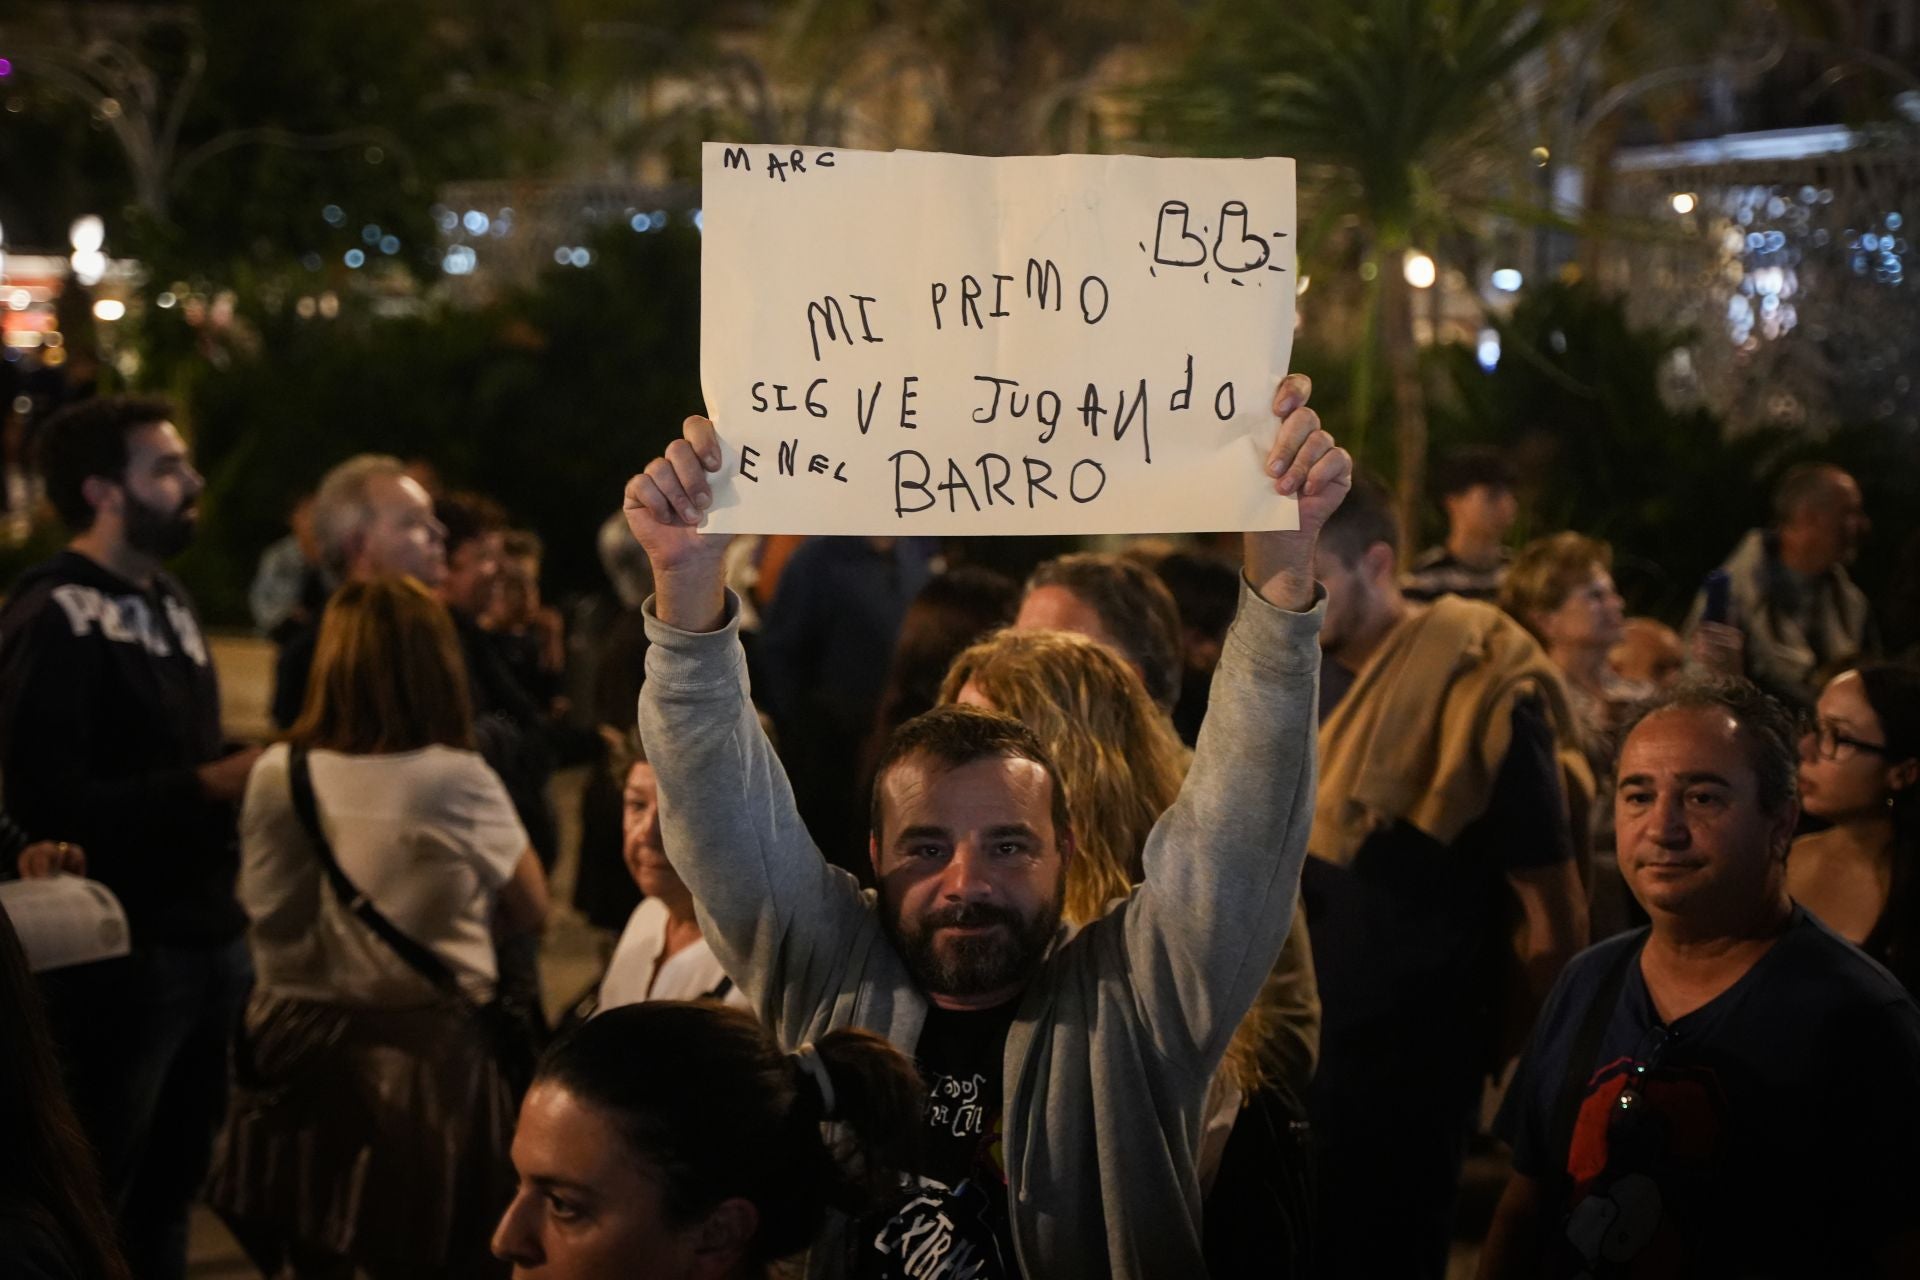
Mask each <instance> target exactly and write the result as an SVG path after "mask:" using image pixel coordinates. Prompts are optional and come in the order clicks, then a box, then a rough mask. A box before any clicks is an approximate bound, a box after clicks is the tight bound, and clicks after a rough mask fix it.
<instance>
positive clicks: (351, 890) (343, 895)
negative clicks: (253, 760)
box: [287, 745, 541, 1105]
mask: <svg viewBox="0 0 1920 1280" xmlns="http://www.w3.org/2000/svg"><path fill="white" fill-rule="evenodd" d="M287 781H288V783H289V785H290V787H291V789H292V791H293V812H294V814H295V815H296V816H297V817H298V818H299V819H300V825H301V826H303V827H305V828H306V831H307V835H308V836H309V837H310V838H311V839H312V841H313V847H314V849H315V851H316V852H317V853H318V854H319V855H320V865H321V866H322V867H323V868H325V870H326V873H327V882H328V883H329V884H330V885H332V887H333V893H334V896H335V897H336V898H338V899H339V900H340V904H341V905H342V906H344V907H345V908H346V909H347V911H348V912H349V913H350V914H352V915H353V916H355V917H356V918H358V919H359V921H360V922H361V923H362V924H364V925H366V926H367V928H368V929H369V930H371V931H372V932H373V935H374V936H375V937H376V938H378V939H380V941H381V942H383V943H385V944H386V946H387V948H388V949H389V950H390V951H392V952H393V953H394V955H396V956H398V957H399V958H400V961H401V963H402V964H404V965H406V966H407V967H408V968H409V969H411V970H413V971H414V972H415V973H417V974H419V975H420V976H421V977H423V978H425V979H426V980H427V981H428V982H429V983H431V984H432V985H433V987H434V989H435V990H437V991H438V992H440V994H441V995H443V996H445V997H446V998H447V999H448V1000H449V1001H450V1002H452V1003H454V1004H455V1005H457V1006H458V1007H460V1008H462V1009H464V1010H466V1011H467V1013H468V1014H469V1015H470V1016H471V1017H472V1018H473V1019H474V1020H475V1021H476V1022H477V1023H478V1024H479V1025H480V1027H481V1028H482V1030H483V1031H484V1032H485V1034H486V1040H487V1043H488V1044H489V1045H490V1046H491V1047H492V1050H493V1056H494V1060H495V1062H496V1064H497V1065H498V1066H499V1068H500V1074H501V1075H502V1077H504V1078H505V1080H506V1082H507V1085H508V1087H509V1088H510V1089H511V1090H512V1092H513V1097H514V1100H515V1103H516V1105H517V1104H518V1101H519V1099H520V1098H522V1097H524V1096H525V1094H526V1091H527V1088H528V1086H529V1085H531V1084H532V1083H533V1071H534V1066H535V1063H536V1062H537V1060H538V1058H539V1055H540V1047H541V1046H540V1044H539V1043H538V1036H537V1035H536V1034H535V1030H534V1028H533V1027H532V1026H531V1025H530V1022H529V1019H528V1018H527V1017H526V1016H525V1015H524V1014H523V1013H522V1012H521V1011H520V1010H517V1009H515V1008H513V1007H511V1006H510V1005H509V1004H507V1003H506V1002H503V1001H501V1000H500V999H499V998H497V997H496V998H495V999H492V1000H489V1001H487V1002H486V1003H484V1004H482V1003H481V1002H479V1001H477V1000H475V999H474V998H473V997H472V996H471V995H469V994H467V991H466V988H464V987H462V986H461V985H460V980H459V978H457V977H456V976H455V975H454V972H453V970H452V969H451V968H450V967H449V966H448V964H447V962H446V961H445V960H442V959H441V958H440V956H439V954H438V953H437V952H435V951H434V950H433V948H431V947H428V946H426V945H424V944H422V943H421V942H419V941H418V940H416V939H414V938H412V937H409V936H408V935H407V934H406V932H405V931H404V930H402V929H401V928H400V927H399V926H398V925H396V924H394V923H393V921H391V920H389V919H387V917H386V916H384V915H382V914H381V913H380V909H379V908H378V907H376V906H374V905H373V902H372V900H371V899H369V898H368V897H367V895H366V894H364V893H362V892H361V891H360V890H359V889H358V888H357V887H356V886H355V885H354V883H353V881H352V880H351V879H349V878H348V877H347V873H346V872H345V871H343V870H342V869H341V867H340V860H339V859H338V858H337V857H335V856H334V852H333V845H332V843H331V842H329V841H328V839H327V837H326V833H325V832H324V831H322V830H321V829H320V809H319V805H318V804H317V802H316V801H315V799H314V792H313V770H312V767H311V765H310V763H309V761H308V759H307V748H306V747H305V746H299V745H296V746H292V747H290V748H289V749H288V753H287Z"/></svg>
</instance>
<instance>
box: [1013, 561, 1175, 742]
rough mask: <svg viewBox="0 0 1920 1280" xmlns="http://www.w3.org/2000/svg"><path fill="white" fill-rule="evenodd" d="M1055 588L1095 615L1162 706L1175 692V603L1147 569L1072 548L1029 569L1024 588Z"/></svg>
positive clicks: (1148, 693)
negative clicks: (1070, 553)
mask: <svg viewBox="0 0 1920 1280" xmlns="http://www.w3.org/2000/svg"><path fill="white" fill-rule="evenodd" d="M1036 587H1061V588H1064V589H1065V590H1068V591H1071V592H1072V593H1073V594H1074V595H1076V596H1078V597H1080V599H1081V600H1083V601H1085V602H1086V604H1087V607H1088V608H1090V609H1092V610H1093V611H1094V612H1095V613H1097V614H1099V615H1100V625H1101V626H1102V627H1104V628H1106V631H1107V635H1108V636H1109V637H1111V638H1112V640H1113V643H1114V644H1115V645H1116V646H1118V648H1119V649H1120V652H1121V653H1122V654H1123V655H1124V656H1125V657H1126V659H1127V661H1129V662H1131V663H1133V664H1134V665H1135V666H1137V667H1139V668H1140V675H1141V679H1142V681H1143V682H1144V683H1145V684H1146V686H1147V696H1148V697H1150V698H1152V699H1153V700H1154V701H1155V702H1156V703H1158V704H1159V705H1160V706H1161V707H1162V708H1167V707H1171V706H1173V703H1174V699H1176V698H1178V697H1179V696H1180V672H1181V666H1182V662H1181V652H1182V647H1181V644H1180V606H1179V605H1177V604H1175V603H1174V600H1173V593H1172V592H1171V591H1169V590H1167V585H1166V583H1164V582H1162V581H1160V579H1159V577H1158V576H1157V575H1156V574H1155V573H1154V572H1153V570H1151V569H1148V568H1146V567H1145V566H1143V565H1140V564H1136V563H1135V562H1133V561H1132V560H1129V559H1127V558H1126V557H1124V556H1110V555H1100V554H1097V553H1094V552H1085V551H1083V552H1078V553H1075V554H1073V555H1066V556H1055V557H1054V558H1053V559H1051V560H1049V561H1047V562H1046V563H1045V564H1043V565H1041V566H1040V567H1039V568H1038V569H1035V570H1034V571H1033V576H1032V577H1030V578H1028V579H1027V590H1028V591H1029V592H1031V591H1033V590H1034V589H1035V588H1036Z"/></svg>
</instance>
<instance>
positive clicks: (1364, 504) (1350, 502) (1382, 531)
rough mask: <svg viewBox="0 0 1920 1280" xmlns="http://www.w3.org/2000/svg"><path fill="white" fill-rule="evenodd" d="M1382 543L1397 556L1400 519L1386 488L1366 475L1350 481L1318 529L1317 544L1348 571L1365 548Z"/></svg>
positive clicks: (1363, 553)
mask: <svg viewBox="0 0 1920 1280" xmlns="http://www.w3.org/2000/svg"><path fill="white" fill-rule="evenodd" d="M1377 542H1384V543H1386V544H1387V546H1389V547H1391V548H1393V552H1394V554H1395V555H1398V554H1400V519H1399V517H1398V516H1396V515H1394V513H1393V497H1392V495H1391V494H1389V493H1388V492H1387V486H1386V485H1384V484H1382V483H1380V481H1378V480H1376V479H1374V478H1373V477H1372V476H1368V475H1358V476H1355V477H1354V478H1353V488H1352V489H1351V490H1350V491H1348V493H1347V496H1346V499H1345V500H1344V501H1342V502H1341V504H1340V505H1339V507H1337V508H1336V509H1335V510H1334V513H1333V514H1332V515H1331V516H1329V517H1328V518H1327V523H1326V524H1325V525H1324V526H1323V527H1322V528H1321V530H1320V545H1321V546H1323V547H1325V548H1326V549H1327V550H1328V551H1329V552H1330V553H1332V554H1333V555H1334V556H1335V557H1336V558H1338V559H1339V561H1340V563H1341V564H1343V565H1345V566H1347V568H1349V569H1351V568H1353V567H1354V566H1355V565H1357V564H1359V563H1360V557H1361V556H1363V555H1365V554H1366V553H1367V548H1368V547H1371V546H1373V545H1374V544H1375V543H1377Z"/></svg>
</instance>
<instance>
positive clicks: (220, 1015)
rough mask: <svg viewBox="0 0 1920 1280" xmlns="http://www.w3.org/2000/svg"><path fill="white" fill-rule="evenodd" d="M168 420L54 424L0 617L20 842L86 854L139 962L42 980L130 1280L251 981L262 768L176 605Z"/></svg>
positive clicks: (187, 1157) (127, 403) (45, 431)
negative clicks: (248, 861) (231, 732)
mask: <svg viewBox="0 0 1920 1280" xmlns="http://www.w3.org/2000/svg"><path fill="white" fill-rule="evenodd" d="M173 416H174V412H173V408H172V406H171V405H169V404H168V403H166V402H165V401H162V400H146V399H133V398H128V397H119V396H109V397H101V398H99V399H94V400H89V401H86V402H85V403H82V404H78V405H74V406H72V407H71V408H68V409H65V410H62V411H61V412H60V413H59V414H57V415H56V416H54V417H53V418H51V419H49V420H48V422H47V424H46V426H45V427H44V428H42V431H41V437H40V446H39V447H40V464H41V471H42V474H43V475H44V476H45V477H46V483H47V496H48V498H49V499H50V500H51V501H52V503H53V505H54V508H55V509H56V510H57V511H58V512H59V515H60V518H61V521H62V522H63V523H64V524H65V525H66V526H67V527H68V529H69V530H70V531H71V534H72V537H71V539H70V540H69V542H68V543H67V545H66V547H65V548H64V549H62V550H61V551H60V552H58V553H57V554H55V555H54V556H52V557H51V558H49V559H48V560H46V561H44V562H43V563H41V564H39V565H37V566H35V567H34V568H32V569H29V570H27V572H26V573H25V574H23V575H22V576H21V578H20V579H19V581H18V582H16V583H15V584H14V587H13V592H12V595H11V596H10V598H9V599H8V600H7V604H6V608H5V609H4V610H0V769H3V770H4V772H5V774H6V779H7V803H8V805H9V806H10V807H11V808H12V810H13V812H14V816H15V817H16V818H17V819H18V820H19V821H20V824H21V825H22V826H24V827H25V828H26V829H27V830H29V831H32V832H35V833H38V834H42V835H52V836H55V837H57V838H58V839H63V840H68V841H71V842H73V843H75V844H78V845H82V846H84V847H85V849H86V857H87V867H88V871H89V873H90V874H91V875H92V876H93V877H94V878H95V879H97V880H98V881H100V882H101V883H102V884H104V885H106V886H107V887H108V888H109V889H111V890H112V891H113V893H114V895H115V896H116V897H118V898H119V900H120V902H121V903H122V904H123V905H124V906H125V908H126V913H127V922H128V924H129V926H130V927H131V930H132V934H133V938H132V942H133V953H132V954H131V955H130V956H128V957H126V958H125V959H120V960H114V961H112V962H110V963H107V964H101V965H82V966H77V967H75V968H73V969H69V970H65V971H63V972H61V973H58V974H55V975H52V976H51V978H50V980H49V982H48V988H49V991H50V993H51V997H52V998H51V1004H52V1010H51V1012H52V1015H53V1021H54V1026H55V1030H56V1033H57V1034H58V1035H59V1036H60V1038H61V1041H62V1048H63V1050H64V1052H65V1056H66V1065H67V1069H68V1071H69V1072H70V1079H71V1081H72V1084H73V1095H74V1103H75V1106H76V1109H77V1110H78V1111H79V1113H80V1118H81V1121H82V1123H83V1124H85V1125H86V1127H87V1132H88V1137H89V1138H90V1139H91V1140H92V1142H93V1144H94V1146H95V1148H96V1149H97V1150H98V1151H99V1153H100V1164H101V1169H102V1173H103V1175H104V1176H105V1179H106V1185H107V1189H108V1197H109V1199H110V1201H111V1202H112V1205H113V1207H114V1209H115V1211H116V1213H117V1214H118V1217H119V1225H120V1231H121V1239H122V1242H123V1243H124V1245H125V1246H126V1251H127V1257H128V1261H129V1263H130V1264H131V1266H132V1267H133V1270H134V1272H135V1274H137V1275H139V1276H141V1277H142V1280H146V1278H147V1277H169V1276H172V1277H177V1276H180V1275H182V1274H183V1273H184V1271H185V1267H186V1252H187V1206H188V1203H189V1201H190V1200H191V1198H192V1196H193V1191H194V1187H195V1186H196V1184H197V1183H198V1182H199V1180H200V1177H201V1175H202V1174H203V1173H204V1172H205V1169H206V1160H207V1151H208V1148H209V1146H210V1145H211V1144H212V1141H213V1134H214V1130H215V1129H216V1128H217V1127H218V1125H219V1123H220V1115H221V1111H222V1110H223V1108H224V1107H225V1105H226V1089H227V1049H228V1044H229V1041H230V1037H231V1034H232V1027H233V1024H234V1020H235V1017H236V1016H237V1014H238V1012H239V1007H240V1004H241V1002H242V1001H243V1000H244V999H245V995H246V988H247V983H248V982H249V981H250V979H251V971H250V968H249V966H248V962H247V950H246V944H245V942H244V941H243V940H242V938H241V936H240V934H241V930H242V928H243V927H244V925H245V923H246V918H245V916H243V915H242V914H241V911H240V905H239V903H238V902H236V901H235V900H234V894H233V885H234V876H235V873H236V870H237V867H238V862H239V847H238V839H237V835H236V831H235V825H234V824H235V813H236V808H237V805H238V802H239V800H240V796H241V794H242V792H243V790H244V788H245V787H246V783H247V775H248V773H249V771H250V770H251V769H252V768H253V763H254V761H255V759H257V758H258V756H259V754H260V753H259V748H257V747H241V748H236V747H234V746H233V745H232V744H230V743H228V742H226V741H225V739H224V737H223V735H222V733H221V726H220V689H219V680H218V676H217V673H216V672H215V670H214V666H213V661H212V658H211V656H210V655H209V653H208V651H207V643H206V639H205V637H204V635H203V634H202V632H201V630H200V623H199V619H198V618H197V617H196V616H195V612H194V607H193V602H192V600H191V598H189V596H188V595H187V592H186V589H185V588H184V587H182V586H181V585H180V583H179V582H178V581H176V580H175V579H174V578H173V577H172V576H171V575H169V574H168V573H167V572H166V569H165V564H166V561H167V560H168V559H170V558H171V557H173V556H175V555H177V554H178V553H180V552H181V551H184V550H185V549H186V548H187V546H188V544H190V543H191V542H192V541H193V536H194V532H195V530H196V528H197V527H198V521H199V500H200V493H201V490H202V488H203V487H204V481H202V479H201V478H200V474H199V473H198V472H197V471H195V470H194V467H193V461H192V457H191V455H190V454H189V453H188V450H187V445H186V442H185V440H183V439H182V438H181V435H180V432H179V431H178V430H177V429H176V428H175V427H174V425H173V422H172V418H173Z"/></svg>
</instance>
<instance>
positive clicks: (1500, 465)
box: [1433, 444, 1514, 501]
mask: <svg viewBox="0 0 1920 1280" xmlns="http://www.w3.org/2000/svg"><path fill="white" fill-rule="evenodd" d="M1480 484H1484V485H1486V486H1487V487H1488V488H1489V489H1512V488H1513V487H1514V473H1513V464H1512V463H1511V462H1509V461H1507V457H1506V455H1505V454H1503V453H1501V452H1500V451H1499V450H1498V449H1495V448H1492V447H1491V446H1488V445H1480V444H1470V445H1463V446H1461V447H1460V448H1458V449H1455V450H1453V451H1451V452H1450V453H1447V454H1445V455H1444V456H1442V457H1441V459H1440V460H1439V461H1438V462H1437V463H1435V464H1434V468H1433V491H1434V493H1436V494H1438V495H1439V496H1440V498H1441V500H1442V501H1445V500H1446V499H1448V498H1451V497H1452V496H1453V495H1454V494H1456V493H1465V492H1466V491H1467V490H1469V489H1471V488H1473V487H1474V486H1475V485H1480Z"/></svg>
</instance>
